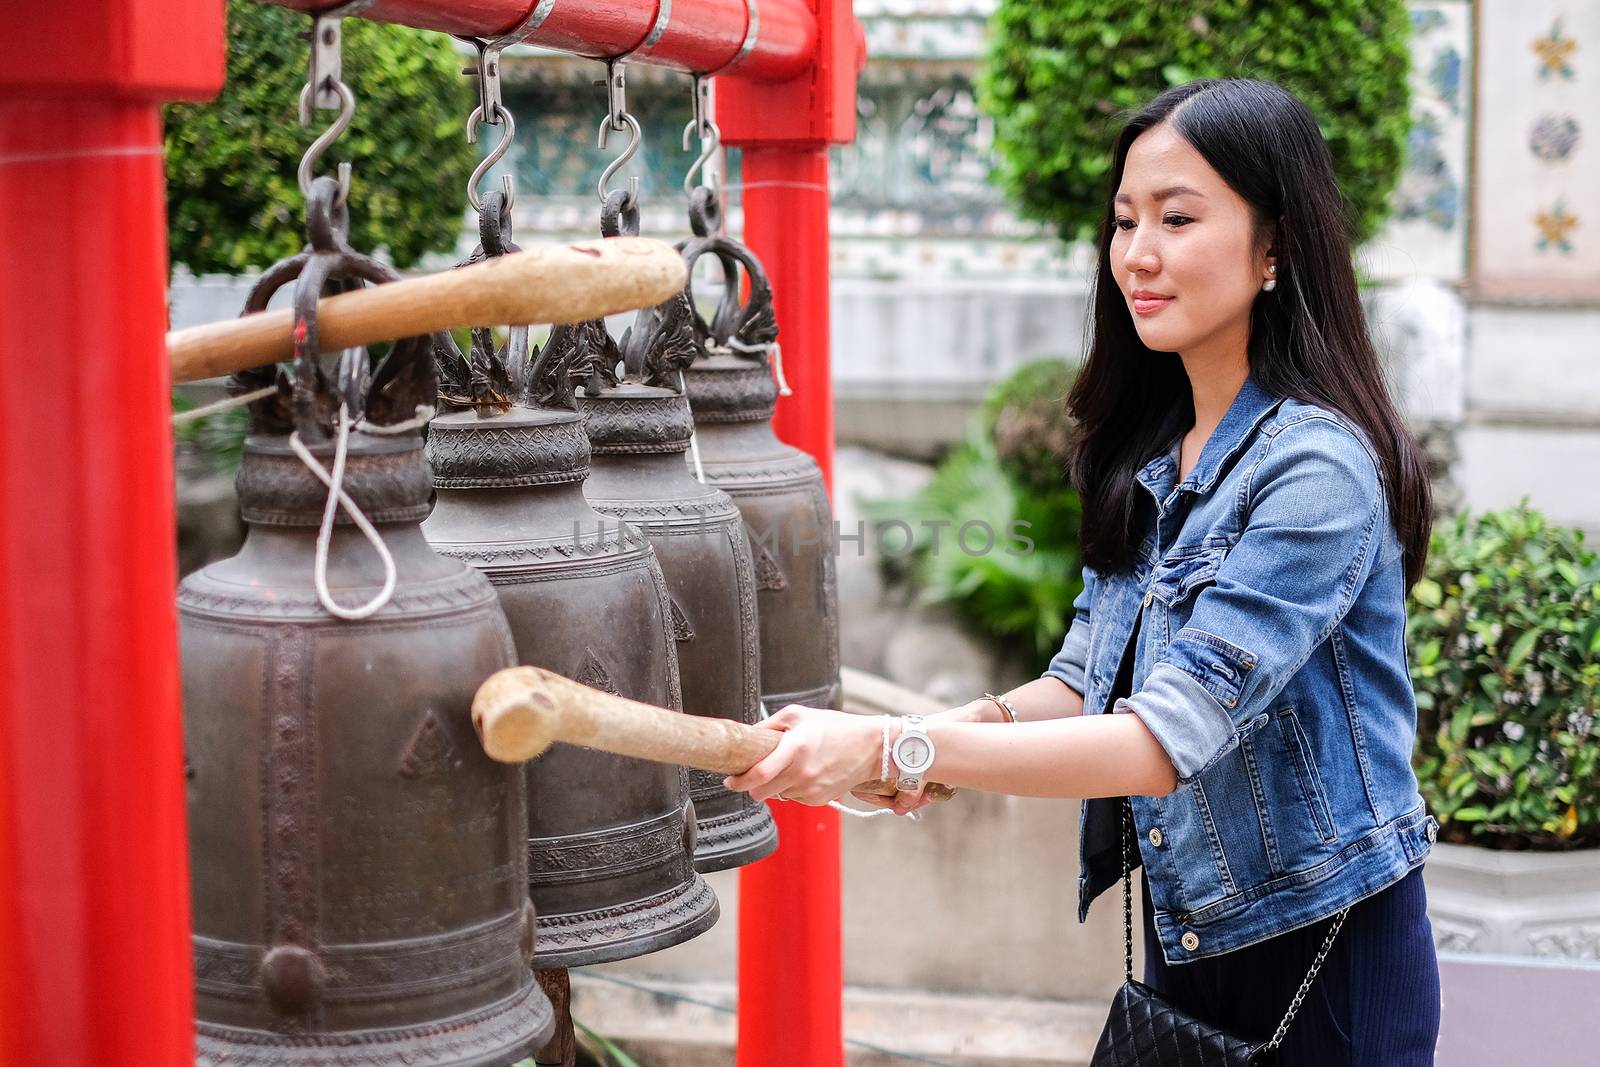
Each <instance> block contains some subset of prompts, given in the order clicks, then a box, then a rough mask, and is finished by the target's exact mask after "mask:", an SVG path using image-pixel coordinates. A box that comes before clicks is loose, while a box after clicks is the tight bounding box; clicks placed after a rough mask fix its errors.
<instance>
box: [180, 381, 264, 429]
mask: <svg viewBox="0 0 1600 1067" xmlns="http://www.w3.org/2000/svg"><path fill="white" fill-rule="evenodd" d="M277 391H278V387H277V386H276V385H264V386H262V387H261V388H260V389H252V390H250V392H248V393H241V394H240V395H239V396H230V397H228V398H227V399H226V400H218V401H217V402H216V403H214V404H206V405H203V406H201V407H197V408H191V409H190V410H188V411H180V412H178V413H177V414H176V415H174V416H172V425H174V426H182V425H183V424H184V423H186V422H194V421H195V420H196V419H203V418H206V417H207V416H209V415H216V414H219V413H220V412H224V411H232V410H233V409H234V408H242V407H244V406H245V405H246V404H254V403H255V402H256V401H257V400H260V399H261V398H262V397H268V396H271V395H272V394H273V393H276V392H277Z"/></svg>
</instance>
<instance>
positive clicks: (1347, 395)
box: [1067, 79, 1433, 587]
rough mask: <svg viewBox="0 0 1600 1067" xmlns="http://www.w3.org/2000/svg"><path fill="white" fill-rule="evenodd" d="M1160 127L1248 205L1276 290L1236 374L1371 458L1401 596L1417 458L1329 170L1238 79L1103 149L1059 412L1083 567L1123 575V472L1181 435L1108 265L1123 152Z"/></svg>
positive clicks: (1417, 559)
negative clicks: (1084, 299) (1266, 247)
mask: <svg viewBox="0 0 1600 1067" xmlns="http://www.w3.org/2000/svg"><path fill="white" fill-rule="evenodd" d="M1162 122H1170V123H1171V126H1172V128H1173V130H1174V131H1175V132H1176V133H1177V134H1178V135H1179V136H1181V137H1183V138H1184V139H1185V140H1186V141H1188V142H1189V143H1190V144H1191V145H1193V146H1194V148H1195V150H1196V151H1198V152H1199V153H1200V155H1201V156H1203V157H1204V158H1205V160H1206V162H1207V163H1209V164H1211V166H1212V167H1213V168H1214V169H1215V170H1216V172H1217V173H1218V174H1219V175H1221V176H1222V179H1223V181H1225V182H1227V183H1228V185H1229V186H1230V187H1231V188H1232V189H1233V191H1234V192H1236V193H1238V194H1239V195H1240V196H1241V197H1243V198H1244V200H1245V201H1246V202H1247V203H1249V204H1250V206H1251V208H1252V210H1253V212H1254V214H1255V220H1256V233H1257V238H1258V240H1264V239H1265V238H1266V236H1267V235H1268V234H1269V233H1270V234H1271V246H1272V250H1273V253H1274V255H1275V257H1276V260H1275V262H1276V263H1277V275H1276V277H1277V279H1278V284H1277V289H1276V292H1273V293H1263V294H1261V295H1259V296H1258V297H1257V298H1256V301H1255V304H1254V306H1253V307H1252V308H1251V311H1250V340H1249V348H1248V355H1249V360H1250V371H1251V374H1252V375H1253V376H1254V377H1255V379H1256V381H1257V382H1258V383H1259V384H1260V385H1261V386H1262V388H1264V389H1265V390H1266V391H1268V392H1270V393H1273V394H1274V395H1277V396H1290V397H1295V398H1296V399H1299V400H1302V401H1305V402H1307V403H1311V404H1316V405H1318V406H1320V407H1325V408H1330V409H1332V410H1334V411H1337V412H1339V413H1341V414H1343V415H1344V416H1346V417H1347V418H1349V419H1350V420H1352V421H1353V422H1354V423H1355V424H1356V425H1357V426H1360V427H1361V429H1362V430H1363V431H1365V433H1366V435H1367V438H1368V439H1369V441H1370V443H1371V444H1372V446H1373V448H1374V450H1375V451H1376V452H1377V454H1378V457H1379V459H1380V460H1381V470H1380V474H1382V476H1383V482H1384V485H1385V486H1386V489H1387V493H1388V497H1389V511H1390V515H1391V516H1392V518H1393V520H1394V524H1395V530H1396V533H1397V534H1398V536H1399V539H1400V545H1401V547H1402V548H1403V549H1404V550H1405V559H1406V582H1407V586H1408V587H1409V586H1410V585H1411V584H1413V583H1415V582H1416V581H1417V579H1418V578H1419V577H1421V574H1422V568H1423V565H1424V563H1425V562H1426V557H1427V550H1428V537H1429V534H1430V532H1431V529H1432V511H1433V505H1432V492H1431V489H1430V486H1429V482H1428V474H1427V466H1426V463H1425V462H1424V459H1423V454H1422V449H1421V447H1420V446H1419V445H1418V444H1417V440H1416V438H1415V437H1414V436H1412V434H1411V431H1410V430H1409V429H1407V427H1406V425H1405V422H1404V420H1403V419H1402V418H1401V417H1400V414H1399V412H1398V411H1397V410H1396V409H1395V406H1394V402H1393V400H1391V399H1390V396H1389V390H1388V387H1387V386H1386V385H1385V383H1384V378H1383V372H1382V369H1381V368H1380V366H1379V363H1378V355H1377V352H1376V350H1375V349H1374V348H1373V345H1372V339H1371V338H1370V337H1369V336H1368V334H1367V322H1366V316H1365V314H1364V313H1363V311H1362V308H1361V301H1360V297H1359V295H1358V293H1357V290H1356V279H1355V270H1354V267H1353V266H1352V263H1351V257H1350V236H1349V234H1350V230H1349V224H1348V221H1347V216H1346V214H1345V210H1344V200H1343V197H1342V196H1341V195H1340V193H1339V186H1338V183H1337V181H1336V180H1335V178H1334V173H1333V158H1332V156H1331V155H1330V154H1329V152H1328V146H1327V145H1326V144H1325V143H1324V142H1323V140H1322V135H1321V133H1320V132H1319V131H1318V130H1317V122H1316V119H1315V118H1313V117H1312V114H1311V112H1310V110H1309V109H1307V107H1306V106H1305V104H1303V103H1301V102H1300V99H1299V98H1298V97H1296V96H1295V95H1294V94H1293V93H1291V92H1289V91H1288V90H1287V89H1284V88H1283V87H1282V86H1279V85H1275V84H1273V83H1271V82H1263V81H1249V80H1243V79H1229V80H1204V81H1193V82H1189V83H1187V84H1185V85H1179V86H1176V87H1174V88H1171V89H1168V90H1167V91H1166V92H1164V93H1162V94H1161V95H1160V96H1158V97H1156V98H1155V99H1154V100H1152V101H1151V102H1150V103H1149V104H1147V105H1145V107H1144V108H1143V109H1141V110H1140V111H1139V112H1137V113H1136V114H1135V115H1134V116H1133V117H1132V118H1131V119H1130V120H1129V121H1128V124H1127V126H1126V127H1125V128H1124V129H1123V131H1122V133H1121V135H1120V136H1119V137H1118V138H1117V143H1116V148H1115V149H1114V151H1113V155H1112V165H1111V188H1110V192H1108V193H1107V195H1106V213H1105V218H1104V220H1103V221H1102V224H1101V231H1100V241H1099V268H1098V271H1097V272H1096V277H1095V281H1094V291H1093V296H1092V297H1091V299H1090V307H1091V309H1092V312H1091V316H1092V317H1091V320H1090V324H1089V326H1088V333H1089V345H1088V353H1089V354H1088V357H1087V359H1086V360H1085V361H1084V365H1083V368H1082V370H1081V371H1080V373H1079V374H1078V376H1077V380H1076V382H1075V383H1074V385H1073V387H1072V391H1071V392H1070V393H1069V394H1068V396H1067V413H1068V414H1069V415H1070V416H1071V417H1072V418H1073V419H1074V420H1075V421H1076V423H1077V426H1076V430H1075V433H1074V447H1073V452H1072V457H1071V463H1070V468H1069V470H1070V476H1071V479H1072V484H1073V485H1074V486H1075V487H1076V488H1077V490H1078V494H1079V496H1080V497H1081V498H1082V501H1083V524H1082V530H1081V535H1080V536H1081V550H1082V554H1083V559H1084V561H1085V562H1087V563H1089V564H1091V565H1092V566H1094V568H1095V569H1096V570H1099V571H1103V572H1117V571H1125V570H1128V569H1130V568H1131V567H1132V566H1133V563H1134V559H1135V555H1136V552H1137V547H1138V542H1139V539H1140V538H1139V535H1138V534H1137V533H1136V531H1137V530H1138V526H1139V522H1140V519H1139V513H1138V507H1139V504H1140V501H1139V498H1138V495H1137V494H1136V493H1135V491H1134V489H1135V483H1134V475H1135V474H1136V473H1137V472H1138V470H1139V468H1141V467H1143V466H1144V464H1145V463H1147V462H1148V461H1149V460H1150V458H1151V457H1152V456H1154V455H1155V454H1156V453H1157V451H1159V450H1160V449H1161V448H1162V447H1163V446H1164V445H1165V444H1167V443H1168V442H1170V441H1171V440H1172V438H1173V437H1174V436H1175V435H1177V434H1178V433H1181V432H1183V431H1184V430H1187V429H1188V428H1189V427H1191V426H1193V425H1194V398H1193V394H1192V393H1191V391H1190V388H1189V379H1188V376H1187V375H1186V374H1185V372H1184V369H1183V363H1182V361H1181V360H1180V359H1179V358H1178V355H1177V353H1175V352H1156V351H1154V350H1152V349H1150V348H1147V347H1146V346H1145V345H1144V343H1143V342H1142V341H1140V340H1139V335H1138V333H1137V332H1136V331H1135V329H1134V325H1133V317H1132V316H1131V315H1130V314H1129V312H1128V308H1127V305H1126V303H1125V302H1124V300H1123V297H1122V292H1121V290H1120V289H1119V288H1118V286H1117V276H1116V273H1115V268H1114V267H1113V266H1112V262H1111V237H1112V234H1113V233H1114V232H1115V229H1114V220H1115V215H1116V213H1115V209H1114V206H1113V204H1112V200H1111V197H1112V194H1114V193H1115V192H1116V191H1117V189H1118V187H1119V186H1120V185H1121V184H1122V172H1123V167H1124V165H1125V164H1126V162H1127V159H1128V148H1129V146H1130V145H1132V144H1133V141H1134V139H1135V138H1137V137H1138V136H1139V135H1140V134H1141V133H1143V132H1144V131H1146V130H1148V129H1150V128H1151V127H1153V126H1157V125H1159V124H1160V123H1162Z"/></svg>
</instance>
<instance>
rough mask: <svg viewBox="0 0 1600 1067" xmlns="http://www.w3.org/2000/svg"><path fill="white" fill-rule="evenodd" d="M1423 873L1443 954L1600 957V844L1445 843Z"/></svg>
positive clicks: (1563, 957) (1430, 858)
mask: <svg viewBox="0 0 1600 1067" xmlns="http://www.w3.org/2000/svg"><path fill="white" fill-rule="evenodd" d="M1425 877H1426V879H1427V885H1428V916H1429V918H1430V919H1431V920H1432V922H1433V939H1434V943H1435V944H1436V945H1437V946H1438V948H1439V949H1440V951H1444V952H1467V953H1483V954H1496V955H1508V956H1536V957H1541V958H1544V959H1551V960H1564V961H1567V960H1570V961H1578V960H1583V961H1597V960H1600V849H1586V850H1583V851H1579V852H1501V851H1496V850H1494V849H1487V848H1476V847H1473V846H1470V845H1451V844H1445V843H1443V842H1440V843H1438V844H1436V845H1434V846H1433V853H1432V855H1431V856H1429V858H1428V862H1427V874H1426V875H1425Z"/></svg>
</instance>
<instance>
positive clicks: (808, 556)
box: [683, 190, 843, 711]
mask: <svg viewBox="0 0 1600 1067" xmlns="http://www.w3.org/2000/svg"><path fill="white" fill-rule="evenodd" d="M698 192H701V193H704V192H705V191H704V190H699V191H698ZM703 203H704V202H703V201H702V202H701V204H697V207H701V209H702V210H703V206H702V205H703ZM691 216H692V217H693V218H694V221H695V231H696V234H697V236H696V237H694V238H691V239H690V240H689V241H687V242H686V243H685V246H684V250H683V253H684V258H685V259H687V260H688V261H689V265H690V288H689V290H688V292H689V295H690V298H691V300H692V298H693V269H694V263H695V261H696V260H697V259H698V258H699V257H700V256H702V255H706V254H711V255H713V256H715V257H716V258H717V259H718V261H719V262H720V263H721V264H722V268H723V273H724V276H725V279H726V286H727V288H726V291H725V292H724V295H723V297H722V299H721V301H720V302H719V304H718V307H717V310H716V313H715V315H714V317H713V319H712V321H711V323H710V324H706V323H705V322H703V321H697V335H698V338H699V344H700V347H701V351H702V354H701V355H700V356H699V357H698V358H696V360H695V361H694V363H693V365H692V366H691V367H690V369H689V371H688V372H687V376H686V377H687V390H688V397H689V405H690V407H691V408H692V409H693V411H694V423H695V440H696V442H697V443H698V445H699V450H700V461H701V464H702V465H703V467H704V470H705V475H706V479H707V481H708V482H709V483H710V484H711V485H714V486H716V487H717V488H718V489H721V490H723V491H724V492H726V493H727V494H728V495H729V496H730V497H732V498H733V501H734V503H735V504H736V505H737V506H738V508H739V511H740V512H741V513H742V515H743V517H744V522H745V525H746V527H747V530H748V539H749V542H750V551H751V555H752V558H753V560H754V564H755V577H756V601H757V611H756V614H757V618H758V620H759V622H760V631H761V699H762V701H763V702H764V703H765V704H766V707H767V710H768V711H777V710H778V709H779V708H781V707H783V706H784V705H785V704H805V705H807V706H810V707H821V708H841V707H842V706H843V703H842V701H843V693H842V690H841V686H840V681H839V607H838V584H837V579H836V578H835V568H834V558H833V549H834V527H833V509H832V507H831V505H830V504H829V502H828V492H827V488H826V486H825V484H824V483H823V479H822V470H821V468H820V467H818V466H817V463H816V461H815V460H814V459H812V458H811V457H810V456H809V455H807V454H806V453H804V452H802V451H800V450H799V449H797V448H793V447H791V446H789V445H786V444H784V443H783V442H782V441H779V440H778V438H777V435H776V434H774V433H773V430H772V415H773V412H774V410H775V409H776V407H777V401H778V386H777V383H776V382H775V380H774V378H773V372H772V366H771V353H772V351H773V350H774V348H775V345H776V341H777V336H778V326H777V319H776V316H775V315H774V313H773V308H772V289H771V286H770V285H769V284H768V283H767V278H766V273H765V271H763V270H762V268H761V264H760V262H759V261H758V260H757V259H756V258H755V256H754V254H753V253H751V251H750V250H749V249H748V248H746V247H745V246H744V245H743V244H741V243H739V242H738V241H735V240H733V239H731V238H728V237H726V236H717V235H716V234H715V227H714V226H707V225H706V223H705V221H704V217H703V215H697V214H696V213H694V212H692V213H691ZM740 267H743V268H744V271H745V273H746V275H747V276H748V277H749V280H750V295H749V299H748V300H747V301H746V302H745V303H743V304H741V303H740V301H739V286H738V269H739V268H740Z"/></svg>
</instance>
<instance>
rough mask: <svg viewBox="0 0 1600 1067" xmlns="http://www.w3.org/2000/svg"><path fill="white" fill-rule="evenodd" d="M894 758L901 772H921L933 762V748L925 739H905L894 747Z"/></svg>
mask: <svg viewBox="0 0 1600 1067" xmlns="http://www.w3.org/2000/svg"><path fill="white" fill-rule="evenodd" d="M894 757H895V762H896V763H898V764H900V766H901V768H902V769H903V770H908V771H917V770H921V769H922V768H924V767H926V766H927V765H928V764H929V763H931V762H932V761H933V746H932V745H930V744H928V741H927V739H926V738H923V737H907V738H904V739H902V740H901V741H900V743H899V744H897V745H895V746H894Z"/></svg>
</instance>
